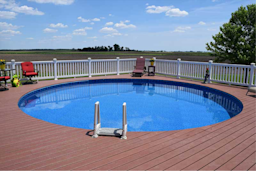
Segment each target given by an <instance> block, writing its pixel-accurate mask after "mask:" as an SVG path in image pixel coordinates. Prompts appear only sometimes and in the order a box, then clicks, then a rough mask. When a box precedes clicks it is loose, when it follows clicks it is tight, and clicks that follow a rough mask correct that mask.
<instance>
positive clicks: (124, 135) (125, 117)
mask: <svg viewBox="0 0 256 171" xmlns="http://www.w3.org/2000/svg"><path fill="white" fill-rule="evenodd" d="M126 133H127V114H126V103H125V102H124V103H123V134H122V137H121V139H124V140H126V139H127V136H126Z"/></svg>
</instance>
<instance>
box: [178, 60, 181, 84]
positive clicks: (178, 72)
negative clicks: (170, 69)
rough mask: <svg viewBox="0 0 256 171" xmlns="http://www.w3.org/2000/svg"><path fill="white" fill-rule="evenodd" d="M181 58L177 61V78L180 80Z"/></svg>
mask: <svg viewBox="0 0 256 171" xmlns="http://www.w3.org/2000/svg"><path fill="white" fill-rule="evenodd" d="M180 60H181V59H180V58H178V59H177V78H178V79H180Z"/></svg>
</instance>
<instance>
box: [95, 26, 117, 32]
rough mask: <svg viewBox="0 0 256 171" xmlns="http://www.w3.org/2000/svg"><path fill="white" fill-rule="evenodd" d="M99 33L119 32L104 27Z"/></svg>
mask: <svg viewBox="0 0 256 171" xmlns="http://www.w3.org/2000/svg"><path fill="white" fill-rule="evenodd" d="M99 32H101V33H116V32H118V31H117V30H116V29H114V28H112V27H104V28H102V29H100V31H99Z"/></svg>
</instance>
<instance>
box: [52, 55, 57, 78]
mask: <svg viewBox="0 0 256 171" xmlns="http://www.w3.org/2000/svg"><path fill="white" fill-rule="evenodd" d="M53 68H54V80H58V77H57V59H56V58H53Z"/></svg>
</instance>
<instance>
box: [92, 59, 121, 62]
mask: <svg viewBox="0 0 256 171" xmlns="http://www.w3.org/2000/svg"><path fill="white" fill-rule="evenodd" d="M104 61H117V60H116V59H93V60H91V62H104Z"/></svg>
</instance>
